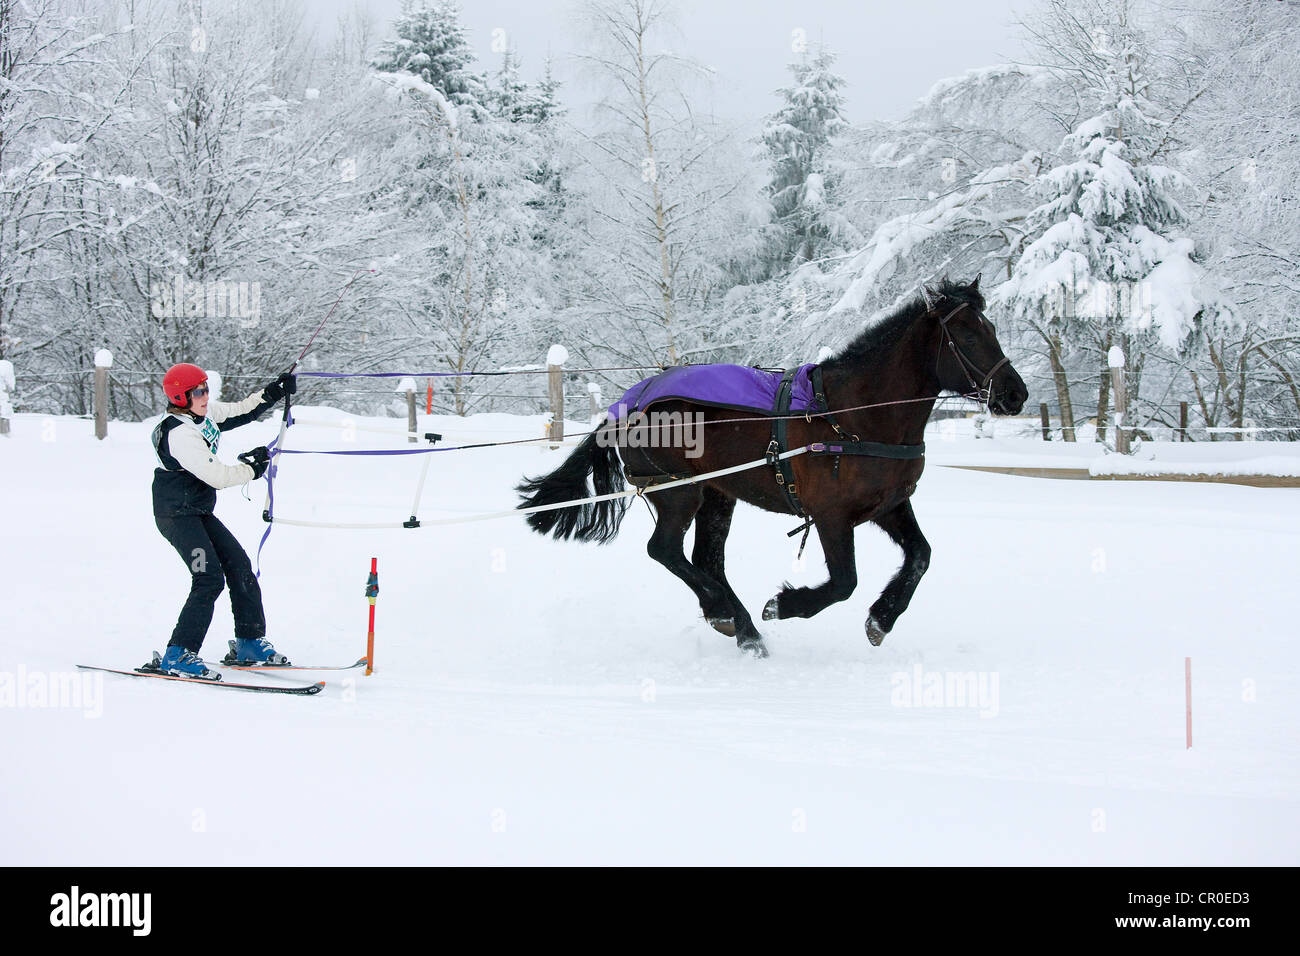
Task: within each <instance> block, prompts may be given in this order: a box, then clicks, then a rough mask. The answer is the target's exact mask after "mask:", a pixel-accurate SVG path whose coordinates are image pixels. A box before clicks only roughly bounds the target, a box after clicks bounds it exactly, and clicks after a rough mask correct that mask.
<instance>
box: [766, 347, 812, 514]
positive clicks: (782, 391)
mask: <svg viewBox="0 0 1300 956" xmlns="http://www.w3.org/2000/svg"><path fill="white" fill-rule="evenodd" d="M798 371H799V370H798V369H797V368H793V369H790V370H788V371H787V372H786V373H785V374H784V375H782V376H781V384H780V385H778V386H777V389H776V405H775V406H774V407H773V408H772V414H773V415H776V416H777V417H776V418H774V419H772V441H771V442H770V443H769V444H768V446H767V457H768V460H769V461H771V462H772V463H773V464H774V465H775V466H776V483H777V484H778V485H780V486H781V490H782V491H783V492H784V493H785V501H786V504H788V505H789V506H790V509H791V510H792V511H794V513H795V514H797V515H798V516H799V517H800V518H807V515H805V514H804V510H803V503H802V502H801V501H800V500H799V493H798V490H797V489H796V488H795V483H794V469H793V468H792V467H790V461H789V459H786V458H780V457H778V456H780V455H781V454H782V453H784V452H785V451H786V450H787V449H788V446H787V444H786V433H787V421H788V420H787V419H786V417H785V416H786V415H789V414H790V398H791V393H792V392H793V390H794V377H795V374H796V373H797V372H798Z"/></svg>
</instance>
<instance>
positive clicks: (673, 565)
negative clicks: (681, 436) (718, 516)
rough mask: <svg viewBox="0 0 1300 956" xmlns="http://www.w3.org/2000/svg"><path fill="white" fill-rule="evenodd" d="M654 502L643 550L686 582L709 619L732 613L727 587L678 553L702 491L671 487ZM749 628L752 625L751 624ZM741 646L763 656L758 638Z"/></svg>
mask: <svg viewBox="0 0 1300 956" xmlns="http://www.w3.org/2000/svg"><path fill="white" fill-rule="evenodd" d="M653 498H654V503H655V530H654V534H652V535H651V536H650V541H649V542H648V543H647V544H646V551H647V552H648V553H649V555H650V557H652V558H654V559H655V560H656V561H658V562H659V563H660V564H662V565H663V566H664V567H666V568H667V569H668V570H669V571H671V572H672V573H673V574H675V575H677V577H679V578H681V579H682V580H683V581H684V582H686V586H687V587H689V588H690V589H691V590H692V591H694V592H695V597H696V598H697V599H698V600H699V602H700V607H701V608H704V613H705V615H706V616H709V617H718V618H724V617H727V616H730V615H733V614H734V611H733V609H732V600H731V597H730V588H727V587H724V586H723V585H721V584H719V583H718V582H717V581H715V580H714V579H713V577H712V576H711V575H710V574H708V573H707V572H706V571H704V570H702V569H700V568H697V567H696V566H695V565H693V564H691V562H689V561H687V560H686V552H685V551H684V550H682V541H683V539H684V538H685V537H686V529H687V528H688V527H690V524H691V520H692V519H693V518H694V517H695V514H696V512H697V511H699V510H700V505H701V504H702V503H703V500H704V496H703V493H702V489H701V488H699V487H698V486H696V485H691V486H687V487H682V488H674V489H672V490H671V491H662V492H658V493H655V494H654V495H653ZM750 626H751V628H752V626H753V625H752V622H751V625H750ZM738 643H740V644H741V646H742V647H746V648H747V649H749V650H752V651H754V653H756V654H757V655H758V656H760V657H766V656H767V649H766V648H765V647H763V641H762V638H761V637H757V632H755V637H754V638H751V639H749V641H748V642H744V641H740V640H739V639H738Z"/></svg>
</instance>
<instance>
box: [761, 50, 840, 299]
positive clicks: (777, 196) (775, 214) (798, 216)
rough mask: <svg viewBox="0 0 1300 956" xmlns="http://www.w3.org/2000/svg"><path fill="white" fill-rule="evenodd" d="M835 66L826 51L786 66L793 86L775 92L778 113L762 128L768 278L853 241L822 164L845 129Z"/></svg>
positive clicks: (833, 181)
mask: <svg viewBox="0 0 1300 956" xmlns="http://www.w3.org/2000/svg"><path fill="white" fill-rule="evenodd" d="M834 63H835V55H834V54H833V53H832V52H831V51H830V50H829V49H828V48H827V47H825V46H821V47H818V48H817V50H816V51H815V52H814V53H813V54H812V55H808V54H807V53H804V54H802V55H801V56H800V58H799V59H798V60H796V61H795V62H793V63H791V64H790V65H789V69H790V72H791V74H792V75H793V77H794V82H793V83H792V84H791V85H790V86H788V87H785V88H784V89H782V90H780V91H779V92H780V95H781V98H782V101H783V102H782V105H781V108H780V109H779V110H777V111H776V113H774V114H773V115H772V116H771V117H769V118H768V120H767V123H766V125H765V126H764V128H763V134H762V141H763V145H764V147H765V148H766V150H767V155H768V161H769V164H770V166H771V180H770V182H769V183H768V186H767V195H768V198H769V201H770V202H771V204H772V213H771V222H770V224H769V225H768V226H767V228H766V229H765V232H766V238H767V242H768V243H769V245H770V252H769V259H768V262H767V263H766V269H765V271H766V272H767V273H768V274H775V273H781V272H786V271H788V270H789V269H790V268H792V267H797V266H799V265H800V264H802V263H805V262H812V261H814V260H815V259H817V258H818V257H819V256H821V255H822V253H823V251H824V250H825V249H826V248H828V247H830V248H837V247H839V246H840V245H841V244H843V243H851V242H852V241H853V240H854V239H856V238H858V237H857V235H856V231H855V230H853V228H852V226H850V225H849V224H848V223H847V222H846V220H845V219H844V217H843V216H842V215H841V214H840V211H839V206H838V203H837V196H836V193H837V188H838V183H839V173H838V171H837V170H836V169H835V168H834V167H833V165H832V164H831V163H829V162H828V149H827V147H828V146H829V145H830V143H831V140H832V139H834V138H835V137H836V136H838V135H839V134H840V133H842V132H843V131H844V130H845V128H846V127H847V126H848V124H847V122H846V121H845V120H844V116H843V106H844V97H843V95H842V94H841V93H840V87H842V86H843V85H844V80H843V79H842V78H841V77H840V76H839V75H838V74H836V73H835V72H834V71H833V70H832V69H831V67H832V66H833V65H834Z"/></svg>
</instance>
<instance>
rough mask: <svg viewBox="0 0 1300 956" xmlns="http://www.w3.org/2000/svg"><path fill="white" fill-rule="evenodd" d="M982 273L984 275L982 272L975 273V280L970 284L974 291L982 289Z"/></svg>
mask: <svg viewBox="0 0 1300 956" xmlns="http://www.w3.org/2000/svg"><path fill="white" fill-rule="evenodd" d="M982 275H984V273H982V272H977V273H975V281H974V282H972V283H971V284H970V290H971V291H972V292H978V291H979V290H980V276H982Z"/></svg>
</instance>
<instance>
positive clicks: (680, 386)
mask: <svg viewBox="0 0 1300 956" xmlns="http://www.w3.org/2000/svg"><path fill="white" fill-rule="evenodd" d="M813 367H814V366H813V365H812V364H808V365H800V366H799V368H798V370H797V371H796V372H795V376H794V381H793V382H791V388H790V411H791V412H806V411H808V410H809V409H810V408H812V407H813V387H812V382H811V381H810V379H809V375H810V374H811V373H812V370H813ZM782 374H783V373H782V372H764V371H762V370H761V369H756V368H750V367H749V366H747V365H683V366H678V367H675V368H670V369H667V370H665V371H663V372H660V373H659V374H658V375H654V376H651V377H650V378H647V379H642V380H641V381H639V382H637V383H636V384H635V385H633V386H632V387H631V388H629V389H628V390H627V391H626V392H625V393H624V394H623V397H622V398H620V399H619V400H618V401H617V402H615V403H614V404H613V405H611V406H609V415H610V418H612V419H614V420H615V421H620V420H621V419H623V418H624V417H626V416H627V415H628V414H629V413H631V412H643V411H645V410H646V409H647V408H649V407H650V406H651V405H653V404H655V403H656V402H666V401H669V400H670V399H674V398H676V399H683V400H685V401H688V402H693V403H695V404H696V405H712V406H714V407H715V408H734V409H737V410H738V411H747V412H762V413H763V414H766V415H771V414H773V410H774V409H775V407H776V392H777V389H778V388H779V387H780V384H781V376H782Z"/></svg>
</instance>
